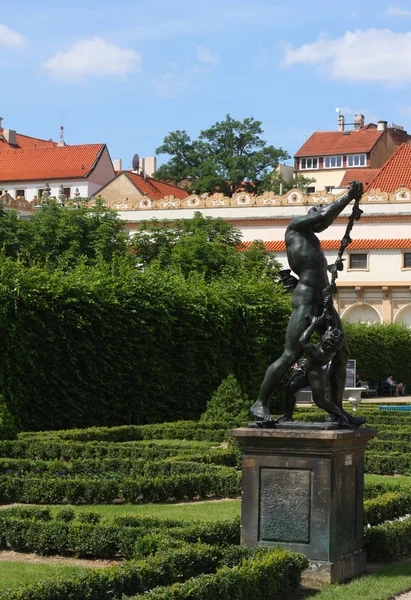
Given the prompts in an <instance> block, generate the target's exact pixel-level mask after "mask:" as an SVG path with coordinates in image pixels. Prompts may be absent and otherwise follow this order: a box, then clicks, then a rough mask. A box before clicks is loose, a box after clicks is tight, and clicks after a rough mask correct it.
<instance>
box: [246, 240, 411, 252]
mask: <svg viewBox="0 0 411 600" xmlns="http://www.w3.org/2000/svg"><path fill="white" fill-rule="evenodd" d="M252 243H253V242H242V244H241V246H240V247H239V250H247V249H248V248H249V247H250V246H251V244H252ZM340 244H341V241H340V240H321V248H322V249H323V250H338V249H339V248H340ZM264 245H265V249H266V250H267V252H285V250H286V247H285V241H283V240H281V241H278V242H264ZM408 249H411V238H406V239H392V240H387V239H386V240H377V239H371V240H353V241H352V243H351V244H350V245H349V246H348V250H408Z"/></svg>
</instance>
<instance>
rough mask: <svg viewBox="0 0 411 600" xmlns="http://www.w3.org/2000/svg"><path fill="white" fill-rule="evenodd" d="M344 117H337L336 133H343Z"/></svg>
mask: <svg viewBox="0 0 411 600" xmlns="http://www.w3.org/2000/svg"><path fill="white" fill-rule="evenodd" d="M344 121H345V119H344V115H338V131H344Z"/></svg>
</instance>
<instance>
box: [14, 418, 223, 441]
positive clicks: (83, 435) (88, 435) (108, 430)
mask: <svg viewBox="0 0 411 600" xmlns="http://www.w3.org/2000/svg"><path fill="white" fill-rule="evenodd" d="M19 437H20V439H23V440H27V439H39V438H40V439H42V440H45V439H60V440H72V441H78V442H136V441H141V440H157V439H160V440H195V441H201V440H205V441H209V442H221V441H224V440H225V439H226V438H227V426H226V425H225V424H224V423H213V422H211V423H199V422H198V421H176V422H172V423H155V424H152V425H121V426H119V427H88V428H85V429H68V430H64V429H63V430H59V431H41V432H37V433H34V432H25V433H21V434H20V436H19Z"/></svg>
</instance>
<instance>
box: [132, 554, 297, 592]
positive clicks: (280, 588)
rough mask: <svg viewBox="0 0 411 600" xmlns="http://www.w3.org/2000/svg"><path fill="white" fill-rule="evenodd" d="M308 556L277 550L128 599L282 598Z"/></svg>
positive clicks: (290, 588)
mask: <svg viewBox="0 0 411 600" xmlns="http://www.w3.org/2000/svg"><path fill="white" fill-rule="evenodd" d="M307 567H308V560H307V559H306V558H305V557H304V556H302V555H301V554H296V553H294V552H284V551H281V550H278V551H277V552H273V553H271V554H267V555H266V556H262V557H258V558H252V559H248V560H244V561H243V562H242V563H241V565H238V566H237V567H234V568H230V567H223V568H221V569H219V570H218V571H217V572H216V573H215V574H214V573H211V574H208V575H199V576H197V577H194V578H192V579H189V580H188V581H185V582H184V583H175V584H174V585H171V586H167V587H161V588H157V589H154V590H151V591H149V592H146V593H144V594H140V595H138V596H134V597H133V598H132V599H130V600H215V599H216V598H221V599H224V600H232V599H234V598H235V600H255V598H264V599H265V600H282V599H283V600H286V599H288V598H289V597H290V594H292V592H293V591H295V589H296V588H297V586H298V584H299V582H300V578H301V573H302V571H303V570H304V569H306V568H307Z"/></svg>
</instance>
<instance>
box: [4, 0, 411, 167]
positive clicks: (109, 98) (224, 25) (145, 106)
mask: <svg viewBox="0 0 411 600" xmlns="http://www.w3.org/2000/svg"><path fill="white" fill-rule="evenodd" d="M0 73H1V79H2V86H1V88H2V90H1V97H0V116H1V117H3V127H5V128H10V129H15V130H17V131H18V132H19V133H24V134H26V135H32V136H34V137H40V138H44V139H49V138H52V139H55V140H57V139H58V137H59V128H60V125H61V124H62V123H63V125H64V128H65V140H66V142H67V143H68V144H81V143H97V142H104V143H106V144H107V145H108V148H109V152H110V155H111V157H112V158H113V159H114V158H122V159H123V168H130V167H131V160H132V157H133V155H134V154H135V153H138V154H139V155H140V156H151V155H153V154H154V153H155V150H156V148H157V147H158V146H159V145H160V144H161V143H162V141H163V139H164V136H165V135H167V133H168V132H170V131H174V130H177V129H179V130H186V131H187V132H188V133H189V135H190V136H191V137H192V138H196V137H197V136H198V134H199V133H200V131H201V130H202V129H206V128H208V127H210V126H211V125H213V124H214V123H216V122H217V121H221V120H223V119H224V118H225V116H226V115H227V114H230V115H231V116H232V117H233V118H235V119H241V120H242V119H244V118H246V117H254V118H255V119H257V120H259V121H261V122H262V127H263V129H264V136H263V137H264V138H265V139H266V141H267V143H269V144H273V145H274V146H276V147H282V148H283V149H285V150H287V151H288V153H289V154H290V155H293V154H295V152H296V151H297V150H298V149H299V148H300V146H301V145H302V144H303V143H304V141H305V139H306V138H308V137H309V136H310V135H311V133H313V132H314V131H329V130H336V128H337V112H336V108H339V109H340V111H341V113H342V114H344V115H345V117H346V121H348V122H351V121H352V120H353V115H354V114H355V113H363V114H364V115H365V119H366V121H367V122H368V121H370V120H372V121H374V122H376V121H377V120H379V119H382V120H385V121H388V122H389V123H391V122H394V123H396V124H397V125H403V126H404V127H405V128H406V129H407V130H408V131H411V1H410V0H401V2H400V3H396V2H394V3H390V2H386V1H383V0H361V1H360V0H345V2H330V1H329V0H309V1H303V0H294V1H291V2H290V1H289V2H287V1H284V0H283V1H282V2H277V1H273V0H271V1H270V0H257V1H256V2H255V3H250V2H247V1H245V0H190V1H189V0H156V1H155V2H149V1H147V0H145V1H144V2H143V1H141V0H133V1H131V0H130V1H126V0H116V1H114V0H112V1H111V2H107V1H104V0H100V1H99V2H97V1H96V0H87V1H85V0H82V1H80V0H71V1H70V2H67V0H64V1H61V0H53V1H51V0H19V1H18V2H16V1H15V0H12V1H9V0H0ZM166 158H167V157H166V156H164V155H163V156H160V157H159V162H160V163H161V162H164V160H166Z"/></svg>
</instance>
